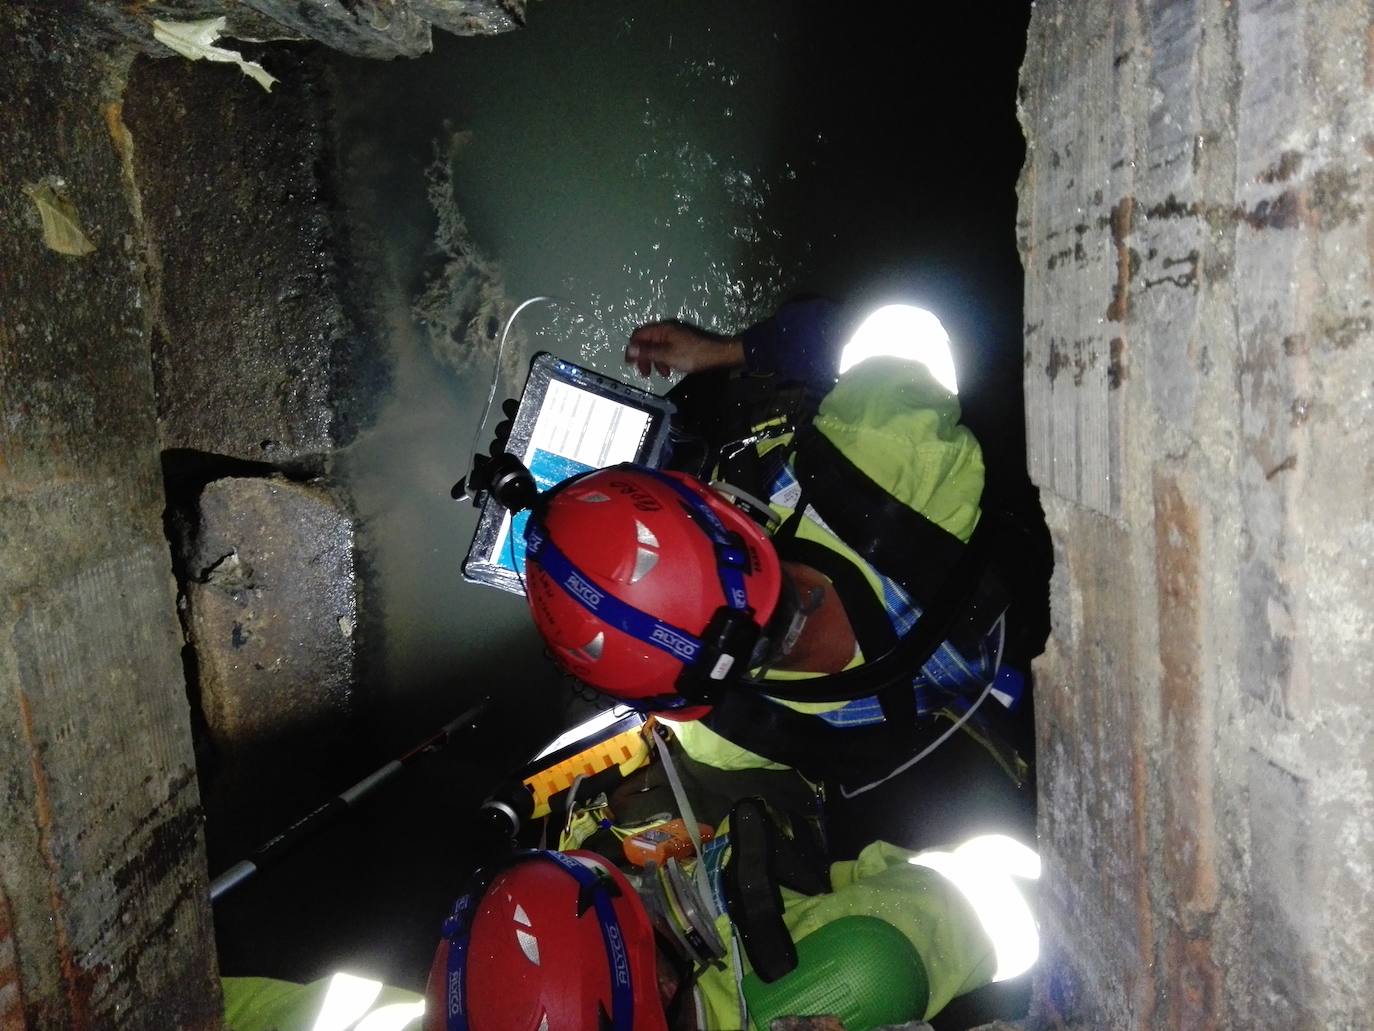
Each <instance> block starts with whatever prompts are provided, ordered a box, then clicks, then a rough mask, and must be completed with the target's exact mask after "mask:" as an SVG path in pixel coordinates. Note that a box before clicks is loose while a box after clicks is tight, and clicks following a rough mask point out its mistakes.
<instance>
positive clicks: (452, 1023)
mask: <svg viewBox="0 0 1374 1031" xmlns="http://www.w3.org/2000/svg"><path fill="white" fill-rule="evenodd" d="M529 859H546V860H549V861H550V862H553V863H556V864H557V865H558V866H560V867H562V868H563V870H564V871H565V872H567V873H568V874H570V875H571V876H572V878H573V879H574V880H575V881H577V884H578V894H577V915H578V916H579V917H581V916H582V915H583V914H584V913H586V911H587V910H588V909H589V908H590V909H592V910H594V912H595V914H596V922H597V924H598V925H599V926H600V928H601V941H602V943H603V944H604V945H605V947H606V961H607V963H608V964H609V966H610V974H611V1014H610V1022H609V1024H608V1025H607V1026H608V1028H609V1029H610V1031H633V1028H634V1017H635V1013H634V1007H635V998H634V990H633V988H632V986H631V981H630V955H629V948H628V946H627V945H626V942H625V933H624V931H623V930H622V929H621V927H620V919H619V917H617V916H616V914H615V905H614V904H613V903H612V901H611V900H612V899H613V898H614V897H615V896H616V895H619V894H620V889H619V888H618V887H617V885H616V884H615V882H614V881H612V880H610V879H609V878H608V877H607V876H606V875H604V874H599V873H596V872H594V871H592V870H589V869H588V868H587V867H585V866H583V865H582V864H581V863H579V862H578V861H577V860H576V859H573V858H572V857H571V856H566V855H564V854H563V853H561V852H522V853H519V854H518V855H516V856H515V857H514V858H513V859H512V860H511V861H510V862H508V863H502V864H499V865H498V866H496V867H494V868H492V869H490V870H486V871H483V872H482V873H480V874H479V875H478V877H477V881H476V883H474V885H473V886H472V888H471V890H469V891H468V893H467V894H466V895H464V896H463V897H462V898H460V899H459V900H458V901H457V902H456V903H455V904H454V907H453V913H452V915H451V916H449V918H448V919H447V920H445V921H444V931H443V934H444V937H445V938H446V939H447V940H448V967H447V970H446V977H445V984H444V1015H445V1026H446V1027H447V1031H469V1026H468V1011H469V1005H468V998H467V960H468V945H469V944H470V942H471V939H472V923H473V920H474V918H475V917H476V914H477V907H478V906H479V905H480V904H481V901H482V896H484V895H485V894H486V892H487V889H488V888H489V887H490V886H491V882H492V881H493V880H495V878H496V875H497V874H499V873H501V872H503V871H504V870H507V869H509V868H510V866H512V865H514V864H515V863H518V862H523V861H525V860H529ZM603 1016H604V1011H603Z"/></svg>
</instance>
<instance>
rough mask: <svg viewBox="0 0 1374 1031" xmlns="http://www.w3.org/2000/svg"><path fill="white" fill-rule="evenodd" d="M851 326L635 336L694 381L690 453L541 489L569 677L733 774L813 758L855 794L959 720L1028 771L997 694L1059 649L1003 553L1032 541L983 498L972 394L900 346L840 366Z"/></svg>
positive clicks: (678, 329) (665, 328) (804, 312)
mask: <svg viewBox="0 0 1374 1031" xmlns="http://www.w3.org/2000/svg"><path fill="white" fill-rule="evenodd" d="M843 319H844V316H843V315H842V314H841V311H840V309H839V308H837V307H836V306H834V305H832V304H829V303H827V302H820V301H811V302H805V303H800V304H793V305H789V306H786V307H784V308H783V309H782V310H781V311H779V312H778V313H777V314H776V315H775V316H774V317H773V318H771V319H769V320H767V321H766V322H764V323H761V324H759V325H756V326H754V327H752V328H751V329H749V330H747V331H746V332H745V333H744V334H743V335H742V336H741V337H739V338H719V337H715V336H712V335H710V334H707V333H704V332H703V331H700V330H697V329H694V328H692V327H688V326H684V325H680V324H674V323H655V324H651V325H647V326H644V327H641V328H640V329H638V330H637V331H636V332H635V333H634V334H633V336H632V337H631V339H630V343H629V346H628V348H627V353H626V357H627V360H628V361H630V362H633V363H635V364H636V365H638V367H639V369H640V371H641V372H648V371H649V370H650V369H654V368H656V369H657V370H658V371H659V372H668V371H679V372H685V373H688V375H687V376H686V378H685V379H683V380H682V382H681V383H680V384H679V386H678V387H677V388H675V390H674V391H673V392H672V394H670V397H672V398H673V399H674V400H675V401H676V402H677V407H678V413H679V416H678V420H677V423H678V432H677V435H676V439H675V441H674V457H673V460H672V461H671V462H670V463H669V468H666V469H650V468H645V467H638V466H629V465H623V466H615V467H612V468H608V469H603V470H599V471H596V472H593V473H589V474H585V475H582V476H579V477H576V478H574V479H572V480H570V481H566V482H565V483H563V484H560V485H559V486H557V487H555V488H554V489H553V490H551V491H549V492H547V493H546V494H544V495H543V496H541V498H540V500H539V501H538V502H537V503H536V505H535V508H534V511H533V513H532V517H531V518H530V520H529V523H528V524H527V531H526V539H527V545H528V550H527V555H528V566H527V577H526V584H527V594H528V599H529V605H530V609H531V612H532V613H533V617H534V622H535V625H536V626H537V627H538V629H539V632H540V633H541V635H542V636H543V637H544V639H545V641H546V642H547V644H548V645H549V650H550V653H551V655H552V656H553V658H554V660H555V661H556V662H557V663H558V664H559V665H561V666H562V667H563V668H564V669H565V670H566V671H568V672H569V673H571V674H572V675H573V676H575V677H577V678H578V679H579V680H581V681H583V682H585V683H587V684H590V685H592V686H593V687H595V688H598V689H599V690H601V691H603V692H605V693H606V694H608V695H611V696H613V697H615V698H617V699H620V700H623V701H625V702H628V703H629V704H631V705H633V706H635V707H637V708H639V709H641V710H644V711H652V712H655V713H657V714H658V715H659V717H660V718H661V719H663V720H665V721H670V722H671V723H672V724H673V726H674V727H675V730H676V735H677V738H678V741H679V742H680V744H681V747H682V748H683V749H684V750H685V751H686V753H687V754H688V755H689V756H691V757H692V758H693V759H695V760H697V761H700V762H703V763H707V764H710V765H712V766H715V767H718V768H721V769H727V770H737V769H749V768H760V767H771V768H778V767H792V768H796V769H798V770H800V771H802V772H804V773H806V774H808V775H809V776H811V777H812V778H813V779H816V780H818V781H819V780H828V781H834V782H837V783H839V784H842V785H843V786H844V790H845V791H846V793H847V794H849V793H854V792H857V791H862V790H864V789H865V788H866V787H870V786H872V785H874V784H876V783H880V782H882V781H883V780H885V779H886V778H887V777H889V776H891V775H893V774H894V773H896V772H900V771H901V770H903V769H905V768H907V767H908V766H910V765H911V764H912V763H913V762H914V761H915V760H916V759H918V758H919V757H920V756H922V755H923V754H925V753H926V752H927V751H928V750H929V749H930V748H931V747H933V745H935V744H936V743H938V742H939V741H940V740H942V739H943V737H944V736H946V735H947V734H948V733H949V732H950V731H951V730H952V729H953V727H955V726H960V727H963V728H964V729H966V730H968V731H969V732H971V733H973V734H974V735H975V736H976V737H978V739H979V740H980V741H981V742H983V743H984V744H987V745H989V746H990V747H991V749H992V750H993V751H994V754H995V755H996V756H997V758H998V759H999V761H1001V763H1002V764H1003V766H1004V768H1006V769H1007V771H1008V772H1009V773H1011V774H1012V775H1013V777H1016V778H1019V777H1020V776H1021V775H1022V774H1023V773H1024V771H1025V767H1024V764H1023V763H1022V762H1021V760H1020V759H1019V757H1017V756H1016V755H1015V754H1014V751H1013V750H1012V749H1011V748H1009V747H1006V746H1005V745H1004V744H1002V743H1000V742H999V740H998V737H997V735H996V733H995V730H994V727H993V723H992V719H991V717H992V716H993V715H994V714H993V712H992V710H995V709H997V705H995V704H992V705H987V704H985V703H986V702H987V700H988V699H989V697H991V698H992V699H994V700H995V701H996V702H1000V703H1002V705H1004V706H1011V705H1013V704H1015V702H1016V701H1017V699H1018V698H1019V696H1020V694H1021V692H1022V688H1023V685H1024V677H1023V676H1022V670H1024V668H1025V663H1026V662H1027V661H1028V660H1029V658H1030V657H1031V656H1033V655H1034V654H1036V653H1037V652H1038V651H1039V649H1040V647H1041V646H1042V645H1043V641H1044V634H1043V627H1042V626H1040V624H1039V623H1038V622H1037V621H1036V620H1034V619H1031V620H1027V619H1019V618H1018V615H1019V614H1018V613H1017V612H1016V611H1015V608H1014V607H1013V611H1012V612H1011V613H1010V615H1009V614H1008V603H1009V600H1011V593H1010V592H1009V591H1008V586H1009V584H1008V580H1009V578H1008V577H1007V576H1006V575H1005V573H1004V570H1005V568H1006V563H1004V562H1003V561H1002V559H1003V558H1004V557H1005V556H1006V555H1008V554H1012V553H1014V552H1016V551H1018V550H1019V551H1021V552H1022V553H1029V551H1030V550H1031V549H1029V548H1028V547H1026V545H1025V538H1024V533H1025V531H1024V529H1023V528H1022V527H1021V526H1019V525H1016V524H1013V523H1011V522H1010V521H1009V520H1007V519H1005V518H1003V516H1002V513H1000V512H993V511H988V510H986V509H985V508H984V506H983V504H982V502H983V500H984V477H985V473H984V465H983V458H982V452H981V449H980V447H979V444H978V441H977V440H976V439H975V438H974V435H973V433H972V432H971V431H970V430H969V429H968V428H967V427H965V426H962V425H961V424H960V421H959V420H960V408H959V402H958V400H957V398H956V396H955V395H954V393H953V392H952V389H951V388H952V383H951V384H949V385H944V384H942V383H941V382H939V381H937V379H936V376H935V374H934V373H933V372H932V369H931V366H930V365H928V364H927V363H925V362H922V361H913V360H905V359H903V358H898V357H891V356H879V357H870V358H868V359H867V360H864V361H861V362H859V363H858V364H857V365H855V366H854V367H853V368H850V369H848V370H847V371H846V372H844V374H842V375H838V376H837V369H838V368H839V362H840V351H841V348H840V345H841V344H842V343H844V341H845V339H846V336H847V334H846V329H845V326H844V322H843ZM896 328H897V331H898V332H899V333H900V332H901V329H902V327H901V325H900V323H899V324H898V325H897V327H896ZM1042 525H1043V524H1042ZM999 573H1001V575H999ZM1011 586H1013V587H1021V586H1024V585H1021V584H1012V585H1011ZM1037 589H1038V590H1039V591H1040V593H1041V594H1043V590H1044V580H1043V578H1042V579H1040V581H1039V583H1038V585H1033V587H1032V591H1031V597H1032V598H1033V597H1034V591H1035V590H1037ZM1018 667H1019V668H1018Z"/></svg>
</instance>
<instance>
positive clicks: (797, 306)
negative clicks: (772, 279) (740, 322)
mask: <svg viewBox="0 0 1374 1031" xmlns="http://www.w3.org/2000/svg"><path fill="white" fill-rule="evenodd" d="M841 312H842V309H841V308H840V306H839V305H837V304H835V303H834V302H833V301H826V300H811V301H795V302H792V303H790V304H785V305H783V306H782V307H781V308H779V309H778V311H777V312H776V313H775V314H774V315H773V316H772V317H770V318H767V319H764V320H763V321H762V322H758V323H755V324H754V325H752V326H750V327H749V328H748V329H746V330H745V331H744V332H743V333H742V334H740V335H739V336H737V337H724V336H717V335H715V334H713V333H708V332H706V331H705V330H702V329H698V328H697V327H695V326H689V325H687V324H686V323H681V322H651V323H649V324H648V325H645V326H640V327H639V328H638V329H636V330H635V331H634V332H633V333H632V334H631V335H630V342H629V344H628V346H627V347H626V348H625V361H627V362H629V363H632V364H633V365H634V366H635V367H636V368H637V369H638V370H639V374H640V375H641V376H647V375H649V373H650V372H651V371H657V372H658V373H659V375H661V376H666V375H668V374H669V373H670V372H681V373H693V372H709V371H711V370H715V369H734V368H740V367H743V368H746V369H748V370H749V371H750V372H754V373H759V374H761V375H767V374H772V375H776V376H778V377H780V378H781V379H786V380H791V381H794V382H798V383H804V384H806V385H807V386H808V387H810V388H812V389H813V390H814V391H815V392H816V393H817V394H825V393H827V392H828V391H829V390H830V388H831V387H832V386H834V384H835V378H836V376H837V375H838V370H839V366H840V351H841V350H842V349H843V347H844V343H845V340H844V328H845V327H844V325H843V316H842V314H841Z"/></svg>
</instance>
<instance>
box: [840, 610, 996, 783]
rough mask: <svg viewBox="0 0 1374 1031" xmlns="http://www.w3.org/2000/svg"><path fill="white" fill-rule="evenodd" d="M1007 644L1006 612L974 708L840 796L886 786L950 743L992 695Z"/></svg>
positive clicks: (970, 708)
mask: <svg viewBox="0 0 1374 1031" xmlns="http://www.w3.org/2000/svg"><path fill="white" fill-rule="evenodd" d="M1006 642H1007V616H1006V613H1005V612H1004V613H1003V614H1002V615H1001V616H999V617H998V619H997V662H996V663H995V664H994V665H993V668H992V676H991V677H989V678H988V683H987V686H986V687H984V688H983V693H982V694H980V695H979V696H978V700H977V701H976V702H974V703H973V705H972V706H970V707H969V709H968V711H967V712H965V713H964V714H963V715H962V716H960V717H959V718H958V719H957V720H955V722H954V724H953V726H951V727H950V728H949V729H948V730H946V731H945V732H944V733H943V734H941V735H940V736H939V737H937V738H936V739H935V740H934V741H932V742H931V743H930V744H928V745H926V746H925V748H923V749H921V751H920V752H919V753H917V755H916V757H915V758H913V759H908V760H907V761H906V762H904V763H902V765H900V766H898V767H897V768H896V769H895V770H892V771H891V772H890V773H888V774H886V775H885V776H882V777H879V778H878V779H877V780H875V781H873V782H872V783H869V784H865V785H864V786H863V787H861V788H855V789H854V790H853V791H851V790H849V788H847V787H845V786H844V785H843V784H841V785H840V794H841V795H843V796H844V797H845V798H855V797H857V796H859V795H862V794H863V793H864V792H865V791H871V790H872V789H873V788H876V787H877V786H878V785H879V784H885V783H886V782H887V781H889V780H891V779H892V778H893V777H895V776H897V775H898V774H901V773H905V772H906V771H907V770H909V769H911V768H912V767H913V766H915V765H916V764H917V763H918V762H920V761H921V760H922V759H924V758H925V757H926V756H928V755H929V754H930V753H931V752H933V751H935V749H937V748H939V747H940V746H941V745H943V744H944V743H945V742H946V741H948V740H949V736H950V735H951V734H953V733H954V732H955V731H956V730H958V729H959V728H960V727H962V726H963V725H964V724H965V723H967V722H968V719H969V717H970V716H972V715H973V714H974V713H975V712H977V711H978V707H979V706H980V705H982V704H983V701H984V700H985V699H986V698H987V696H988V695H989V694H991V693H992V685H993V684H994V683H995V682H996V681H997V673H998V671H999V670H1000V669H1001V668H1002V648H1003V647H1004V646H1005V644H1006Z"/></svg>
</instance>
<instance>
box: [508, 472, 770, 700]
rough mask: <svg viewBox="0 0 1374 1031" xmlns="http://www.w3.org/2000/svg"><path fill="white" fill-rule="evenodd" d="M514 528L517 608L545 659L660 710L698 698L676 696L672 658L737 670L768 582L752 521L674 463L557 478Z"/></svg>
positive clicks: (683, 664)
mask: <svg viewBox="0 0 1374 1031" xmlns="http://www.w3.org/2000/svg"><path fill="white" fill-rule="evenodd" d="M525 541H526V546H527V550H526V555H527V562H526V567H525V569H526V574H525V588H526V595H527V596H528V598H529V604H530V611H531V612H532V613H533V614H534V623H535V626H536V627H538V628H539V632H540V634H542V635H543V637H544V640H545V641H546V642H547V643H548V644H549V647H550V649H551V651H552V652H553V655H554V658H555V659H556V661H557V662H558V663H559V664H560V665H561V666H562V667H563V668H564V669H566V670H567V671H568V672H569V673H572V674H573V675H574V676H576V677H578V678H579V679H581V680H583V681H585V682H587V683H588V684H591V685H592V686H593V687H596V688H599V689H600V690H602V691H605V692H606V693H607V694H610V695H613V696H615V697H617V698H621V699H624V700H626V701H629V702H631V703H633V704H638V705H640V706H642V707H645V708H651V709H663V710H669V711H671V714H672V716H673V718H674V719H695V718H698V717H700V716H703V715H705V714H706V713H707V712H708V711H709V708H706V707H702V706H694V707H689V708H684V705H685V704H686V703H685V699H684V698H683V697H682V695H681V694H680V693H679V692H678V690H677V689H678V688H679V687H680V686H682V685H683V684H684V683H685V681H682V680H680V679H679V678H680V677H682V675H683V673H684V669H686V670H689V671H691V674H692V676H693V678H695V679H696V680H698V681H700V682H703V683H709V682H711V681H715V682H720V681H723V680H725V679H726V678H727V677H728V676H737V675H739V674H741V673H744V672H746V671H747V669H748V668H749V665H750V662H749V660H750V657H751V656H750V653H751V651H752V649H753V647H754V646H755V644H756V643H757V641H758V638H759V635H760V633H761V631H762V629H763V627H764V626H765V625H766V624H767V622H768V620H769V618H770V617H771V616H772V615H773V613H774V611H775V610H776V609H777V607H778V598H779V596H780V594H781V591H782V570H781V567H780V565H779V562H778V556H777V552H776V551H775V550H774V549H773V545H772V543H771V542H770V541H769V539H768V535H767V534H766V533H764V531H763V528H762V527H760V526H759V525H758V524H757V523H755V522H754V521H753V520H752V519H750V518H749V517H748V516H747V515H745V514H744V513H743V512H741V511H739V510H738V509H736V508H735V507H734V506H732V505H730V504H728V503H727V502H726V501H725V500H724V499H723V498H721V497H720V496H719V495H717V494H716V492H715V491H713V490H711V489H710V488H709V487H707V486H706V485H705V484H703V483H701V482H700V481H699V480H695V479H693V478H692V477H690V476H686V475H684V474H682V473H676V472H659V471H657V470H653V469H647V468H644V467H642V466H633V465H619V466H612V467H610V468H608V469H599V470H597V471H596V472H592V473H588V474H586V475H584V476H581V477H578V478H577V479H574V480H570V481H567V482H565V483H564V484H562V485H560V486H559V487H557V488H555V490H554V491H553V492H551V494H550V496H549V498H548V500H547V501H545V502H544V503H543V504H541V505H540V506H539V507H537V508H536V510H535V511H534V512H533V513H532V514H531V518H530V521H529V523H528V524H527V526H526V529H525ZM695 700H698V701H700V700H702V697H700V696H699V697H698V698H697V699H695Z"/></svg>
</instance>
